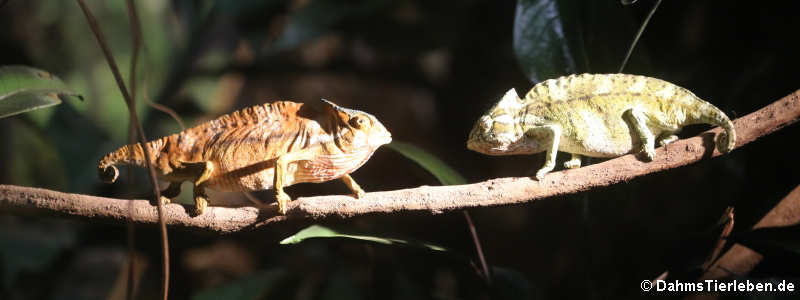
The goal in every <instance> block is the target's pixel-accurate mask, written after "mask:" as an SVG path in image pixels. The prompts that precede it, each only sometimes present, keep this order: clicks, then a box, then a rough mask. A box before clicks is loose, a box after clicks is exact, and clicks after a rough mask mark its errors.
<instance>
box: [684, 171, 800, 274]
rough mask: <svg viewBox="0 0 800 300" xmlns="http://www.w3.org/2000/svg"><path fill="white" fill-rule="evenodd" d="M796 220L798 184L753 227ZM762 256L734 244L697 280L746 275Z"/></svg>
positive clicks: (799, 215) (799, 219)
mask: <svg viewBox="0 0 800 300" xmlns="http://www.w3.org/2000/svg"><path fill="white" fill-rule="evenodd" d="M798 222H800V185H798V186H797V187H795V188H794V190H792V192H790V193H789V195H786V197H784V198H783V200H781V201H780V202H778V204H777V205H775V207H773V208H772V209H771V210H770V211H769V212H768V213H767V214H766V215H764V217H763V218H761V220H760V221H758V223H756V225H755V226H753V229H758V228H764V227H779V226H789V225H794V224H797V223H798ZM763 258H764V256H762V255H761V254H759V253H758V252H755V251H753V250H750V248H747V247H745V246H742V245H739V244H734V245H733V246H731V248H730V249H728V251H727V252H725V254H723V255H722V256H721V257H720V258H719V259H718V260H717V261H716V262H714V264H712V265H711V267H710V268H708V270H707V271H706V272H705V274H703V276H702V277H700V280H699V281H704V280H707V279H724V278H729V277H736V276H744V275H747V273H749V272H750V271H751V270H753V268H755V266H756V265H758V263H759V262H761V260H762V259H763Z"/></svg>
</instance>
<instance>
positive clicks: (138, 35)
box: [125, 0, 142, 300]
mask: <svg viewBox="0 0 800 300" xmlns="http://www.w3.org/2000/svg"><path fill="white" fill-rule="evenodd" d="M125 3H126V4H127V6H128V19H129V20H130V22H131V47H133V49H132V50H133V53H132V54H131V68H130V72H129V73H128V87H130V91H131V101H132V102H133V105H132V106H133V107H136V66H137V63H138V60H139V48H140V46H141V43H142V32H141V25H140V24H141V23H140V22H139V15H138V14H137V13H136V4H134V3H133V0H126V1H125ZM128 123H129V124H128V144H129V145H133V144H134V143H135V142H136V129H135V127H134V126H133V122H128ZM127 169H128V178H129V184H130V185H131V186H134V183H133V168H132V167H130V166H129V167H128V168H127ZM130 207H131V211H132V209H133V205H131V206H130ZM135 236H136V226H135V225H134V224H133V222H130V221H128V274H127V276H128V280H127V285H126V286H125V287H126V288H125V299H127V300H133V297H134V293H135V290H134V286H135V282H134V280H135V273H136V259H135V255H136V251H135V249H136V237H135Z"/></svg>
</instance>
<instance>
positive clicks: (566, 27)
mask: <svg viewBox="0 0 800 300" xmlns="http://www.w3.org/2000/svg"><path fill="white" fill-rule="evenodd" d="M629 14H630V13H629V10H626V9H625V7H624V6H621V5H619V3H616V2H614V1H578V0H520V1H519V2H518V3H517V8H516V14H515V19H514V41H513V47H514V54H515V55H516V57H517V61H518V62H519V64H520V66H521V67H522V70H523V71H524V72H525V74H526V75H527V77H528V78H529V79H530V80H531V82H533V83H538V82H541V81H543V80H546V79H550V78H556V77H559V76H563V75H567V74H575V73H611V72H616V71H617V70H619V65H620V63H621V62H622V61H623V58H624V57H625V52H626V50H627V48H628V46H629V45H630V43H631V41H632V40H633V38H634V35H635V33H636V29H637V28H638V27H639V24H638V23H637V22H634V21H633V20H632V19H631V17H630V15H629ZM630 65H631V67H630V68H628V70H632V71H630V72H632V73H643V70H642V69H646V68H647V62H646V53H645V52H644V51H643V49H640V48H637V50H636V51H634V53H633V56H631V59H630ZM644 71H646V70H644Z"/></svg>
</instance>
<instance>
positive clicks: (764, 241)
mask: <svg viewBox="0 0 800 300" xmlns="http://www.w3.org/2000/svg"><path fill="white" fill-rule="evenodd" d="M728 239H729V240H730V241H732V242H736V243H739V244H742V245H745V246H747V248H750V249H753V250H755V251H756V252H759V253H761V254H763V255H765V256H769V255H772V254H776V255H786V254H787V253H788V254H790V255H795V256H797V255H800V225H792V226H784V227H766V228H759V229H755V230H751V231H746V232H741V233H736V234H732V235H731V236H730V237H729V238H728Z"/></svg>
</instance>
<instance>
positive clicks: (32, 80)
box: [0, 66, 83, 118]
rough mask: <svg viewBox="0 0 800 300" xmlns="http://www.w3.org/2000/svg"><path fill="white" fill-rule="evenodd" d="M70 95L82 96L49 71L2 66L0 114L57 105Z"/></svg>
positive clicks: (0, 74) (6, 114) (5, 114)
mask: <svg viewBox="0 0 800 300" xmlns="http://www.w3.org/2000/svg"><path fill="white" fill-rule="evenodd" d="M68 97H78V98H79V99H81V100H83V98H82V97H81V96H80V95H78V94H76V93H75V92H73V91H72V90H70V89H69V88H68V87H67V86H66V85H65V84H64V82H62V81H61V79H59V78H58V77H56V76H55V75H53V74H50V73H48V72H45V71H42V70H39V69H35V68H31V67H25V66H1V67H0V118H5V117H8V116H13V115H16V114H20V113H23V112H27V111H31V110H34V109H39V108H44V107H48V106H53V105H57V104H60V103H61V101H62V99H64V98H68Z"/></svg>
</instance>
